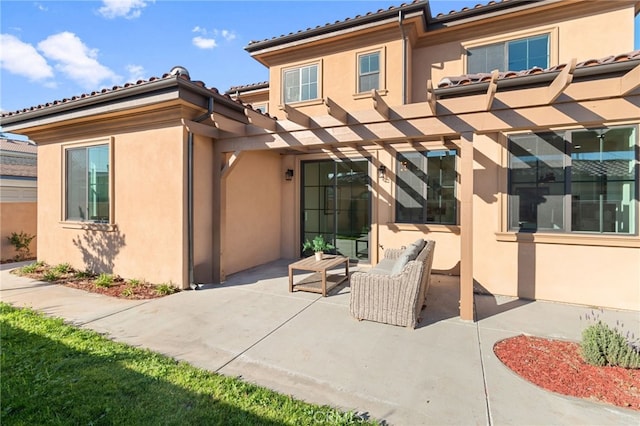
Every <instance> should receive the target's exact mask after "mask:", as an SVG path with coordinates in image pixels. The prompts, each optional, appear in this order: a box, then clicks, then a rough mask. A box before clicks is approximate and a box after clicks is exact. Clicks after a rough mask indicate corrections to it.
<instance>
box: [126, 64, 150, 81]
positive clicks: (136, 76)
mask: <svg viewBox="0 0 640 426" xmlns="http://www.w3.org/2000/svg"><path fill="white" fill-rule="evenodd" d="M126 68H127V72H128V73H129V78H128V79H127V81H128V82H134V81H138V80H144V79H145V78H146V77H145V73H146V71H145V69H144V67H143V66H142V65H127V67H126Z"/></svg>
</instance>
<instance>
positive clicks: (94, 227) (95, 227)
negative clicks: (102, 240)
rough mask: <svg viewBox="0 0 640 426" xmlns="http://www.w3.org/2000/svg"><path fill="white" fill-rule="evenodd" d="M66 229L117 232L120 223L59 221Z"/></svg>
mask: <svg viewBox="0 0 640 426" xmlns="http://www.w3.org/2000/svg"><path fill="white" fill-rule="evenodd" d="M59 223H60V225H61V226H62V227H63V228H64V229H83V230H85V231H104V232H115V231H117V230H118V225H116V224H114V223H93V222H59Z"/></svg>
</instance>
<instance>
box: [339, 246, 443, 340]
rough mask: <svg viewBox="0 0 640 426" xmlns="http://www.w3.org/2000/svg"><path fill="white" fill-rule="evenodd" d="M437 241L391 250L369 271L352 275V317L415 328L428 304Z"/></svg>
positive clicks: (386, 251)
mask: <svg viewBox="0 0 640 426" xmlns="http://www.w3.org/2000/svg"><path fill="white" fill-rule="evenodd" d="M434 249H435V241H426V242H425V241H424V240H418V241H416V242H415V243H413V244H411V245H409V246H407V247H406V248H401V249H388V250H385V252H384V259H383V260H382V261H380V263H378V265H376V266H375V267H374V268H373V269H371V270H370V271H367V272H354V273H352V274H351V285H350V286H351V302H350V311H351V315H353V316H354V317H355V318H357V319H359V320H363V319H365V320H370V321H377V322H382V323H386V324H393V325H399V326H404V327H410V328H415V326H416V324H417V323H418V322H419V321H420V312H421V311H422V308H423V306H424V304H425V302H426V297H427V291H428V290H429V283H430V280H431V265H432V264H433V252H434Z"/></svg>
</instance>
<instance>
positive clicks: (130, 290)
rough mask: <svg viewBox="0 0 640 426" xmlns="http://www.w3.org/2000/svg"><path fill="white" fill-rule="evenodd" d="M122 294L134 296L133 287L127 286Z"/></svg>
mask: <svg viewBox="0 0 640 426" xmlns="http://www.w3.org/2000/svg"><path fill="white" fill-rule="evenodd" d="M122 295H123V296H124V297H131V296H133V288H131V287H127V288H125V289H124V290H122Z"/></svg>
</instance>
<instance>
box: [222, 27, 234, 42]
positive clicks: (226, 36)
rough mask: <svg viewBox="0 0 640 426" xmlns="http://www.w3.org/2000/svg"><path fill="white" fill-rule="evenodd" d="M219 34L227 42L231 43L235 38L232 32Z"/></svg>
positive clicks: (226, 31) (225, 31)
mask: <svg viewBox="0 0 640 426" xmlns="http://www.w3.org/2000/svg"><path fill="white" fill-rule="evenodd" d="M220 34H222V37H223V38H224V39H225V40H227V41H231V40H234V39H235V38H236V33H234V32H233V31H229V30H222V31H221V32H220Z"/></svg>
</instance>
